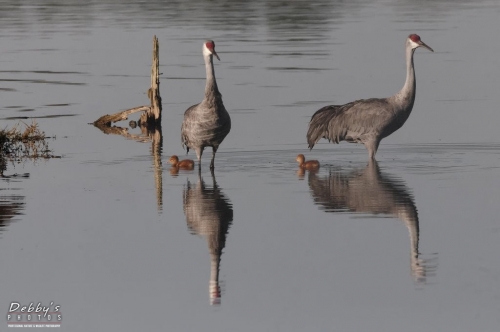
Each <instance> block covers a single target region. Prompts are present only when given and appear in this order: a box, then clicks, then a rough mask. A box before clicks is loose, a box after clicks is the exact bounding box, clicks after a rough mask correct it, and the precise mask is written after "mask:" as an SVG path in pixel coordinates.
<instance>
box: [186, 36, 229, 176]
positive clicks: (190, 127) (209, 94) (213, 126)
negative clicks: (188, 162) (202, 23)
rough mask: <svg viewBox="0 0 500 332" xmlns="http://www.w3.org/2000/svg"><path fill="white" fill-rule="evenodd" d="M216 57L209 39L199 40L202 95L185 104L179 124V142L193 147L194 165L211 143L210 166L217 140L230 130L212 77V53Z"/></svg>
mask: <svg viewBox="0 0 500 332" xmlns="http://www.w3.org/2000/svg"><path fill="white" fill-rule="evenodd" d="M214 55H215V56H216V57H217V59H218V60H219V61H220V59H219V56H218V55H217V53H216V52H215V43H214V41H213V40H207V41H205V42H204V43H203V58H204V59H205V69H206V72H207V82H206V85H205V98H204V99H203V101H202V102H201V103H199V104H196V105H193V106H191V107H189V108H188V109H187V110H186V112H185V113H184V121H183V122H182V127H181V141H182V146H183V147H184V146H185V147H186V150H187V152H189V149H193V150H195V151H196V156H197V157H198V167H201V155H202V154H203V150H204V149H205V147H207V146H211V147H212V162H211V163H210V169H213V168H214V159H215V153H216V152H217V149H218V148H219V145H220V143H222V141H223V140H224V138H225V137H226V135H227V134H228V133H229V131H230V130H231V118H230V117H229V113H228V112H227V111H226V108H225V107H224V104H223V103H222V95H221V94H220V92H219V89H218V88H217V82H216V81H215V73H214V63H213V56H214Z"/></svg>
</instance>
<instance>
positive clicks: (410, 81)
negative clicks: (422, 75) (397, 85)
mask: <svg viewBox="0 0 500 332" xmlns="http://www.w3.org/2000/svg"><path fill="white" fill-rule="evenodd" d="M414 52H415V49H413V48H411V47H409V46H408V47H407V48H406V81H405V84H404V86H403V88H402V89H401V91H399V93H397V94H396V96H395V97H396V100H397V101H398V102H399V103H400V104H401V106H402V107H403V108H404V109H409V110H411V108H412V107H413V102H414V101H415V90H416V81H415V68H414V67H413V53H414Z"/></svg>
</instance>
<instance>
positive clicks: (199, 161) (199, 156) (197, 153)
mask: <svg viewBox="0 0 500 332" xmlns="http://www.w3.org/2000/svg"><path fill="white" fill-rule="evenodd" d="M202 154H203V147H197V148H196V157H198V168H200V169H201V155H202Z"/></svg>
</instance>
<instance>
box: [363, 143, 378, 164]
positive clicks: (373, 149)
mask: <svg viewBox="0 0 500 332" xmlns="http://www.w3.org/2000/svg"><path fill="white" fill-rule="evenodd" d="M379 144H380V141H379V140H373V141H368V142H366V143H365V147H366V149H367V150H368V156H369V158H370V159H371V160H375V154H376V153H377V150H378V145H379Z"/></svg>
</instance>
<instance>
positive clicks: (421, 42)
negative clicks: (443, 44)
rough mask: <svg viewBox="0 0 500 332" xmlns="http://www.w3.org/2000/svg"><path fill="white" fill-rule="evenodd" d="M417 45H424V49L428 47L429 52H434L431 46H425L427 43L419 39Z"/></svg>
mask: <svg viewBox="0 0 500 332" xmlns="http://www.w3.org/2000/svg"><path fill="white" fill-rule="evenodd" d="M418 45H420V46H422V47H425V48H426V49H428V50H429V51H431V52H434V50H433V49H432V48H430V47H429V46H427V44H426V43H424V42H423V41H420V42H419V43H418Z"/></svg>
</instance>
